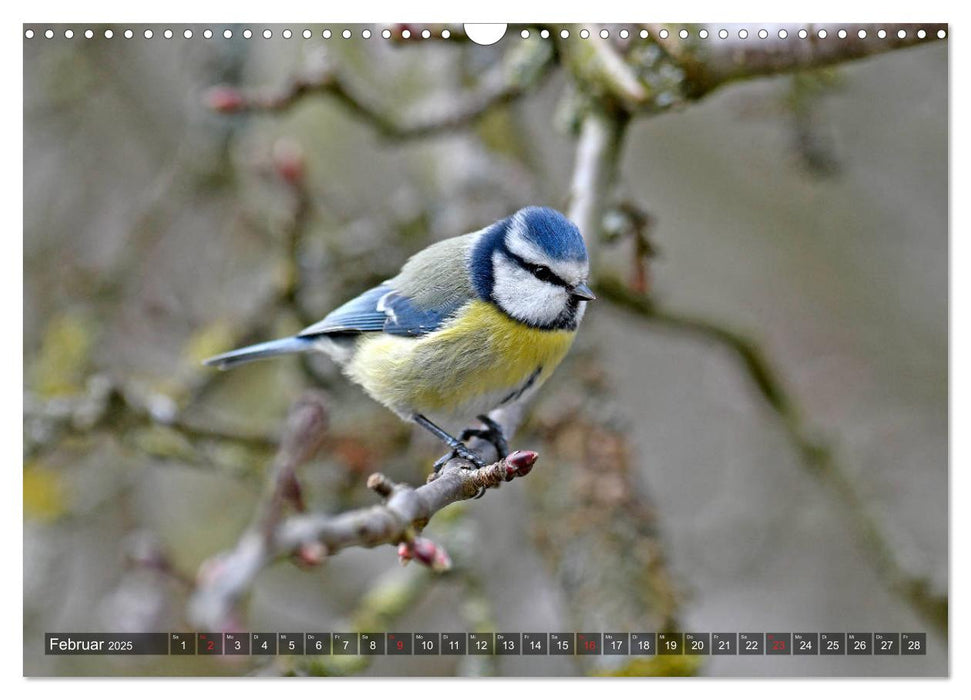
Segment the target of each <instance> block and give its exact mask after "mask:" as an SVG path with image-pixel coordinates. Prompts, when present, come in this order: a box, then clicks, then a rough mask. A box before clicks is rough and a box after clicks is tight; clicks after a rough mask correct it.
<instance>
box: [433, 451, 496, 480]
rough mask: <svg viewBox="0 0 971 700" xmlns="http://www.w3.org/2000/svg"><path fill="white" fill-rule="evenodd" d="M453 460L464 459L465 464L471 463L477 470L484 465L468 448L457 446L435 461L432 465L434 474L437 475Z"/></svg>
mask: <svg viewBox="0 0 971 700" xmlns="http://www.w3.org/2000/svg"><path fill="white" fill-rule="evenodd" d="M453 459H464V460H466V461H467V462H471V463H472V464H474V465H475V466H476V468H478V469H482V467H484V466H485V465H486V464H485V462H484V461H483V460H482V458H481V457H480V456H479V455H478V454H476V453H475V452H474V451H472V450H471V449H470V448H468V447H466V446H465V445H462V444H459V445H456V446H455V447H453V448H452V450H451V451H450V452H446V453H445V454H443V455H442V456H441V457H439V458H438V459H437V460H435V464H434V469H435V473H436V474H438V472H440V471H441V470H442V467H444V466H445V465H446V464H448V463H449V461H451V460H453Z"/></svg>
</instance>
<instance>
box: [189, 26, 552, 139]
mask: <svg viewBox="0 0 971 700" xmlns="http://www.w3.org/2000/svg"><path fill="white" fill-rule="evenodd" d="M552 58H553V52H552V50H551V49H550V46H549V44H547V43H546V42H541V41H535V42H524V43H523V44H522V45H521V46H520V47H518V48H517V49H516V50H514V51H510V52H508V53H507V54H506V56H505V58H504V60H503V62H502V63H501V64H500V65H498V66H496V67H494V68H492V69H491V70H489V71H488V72H486V73H485V74H484V75H483V76H482V77H481V78H480V80H479V82H478V84H477V85H476V86H475V88H474V89H472V90H468V91H465V92H463V93H462V94H459V95H455V96H453V97H451V98H450V99H448V100H443V99H441V97H431V98H427V100H426V101H425V102H423V103H420V104H418V105H416V106H414V107H412V108H410V109H408V110H407V111H406V116H403V117H401V116H397V115H395V114H393V113H392V111H391V110H390V109H388V108H387V107H382V106H380V105H378V104H376V103H375V101H374V100H373V99H372V98H371V97H368V96H366V95H364V93H363V92H362V91H361V89H360V88H359V87H356V86H354V85H352V84H351V82H350V81H349V80H348V79H347V78H346V77H344V76H342V75H341V74H340V72H339V71H338V70H337V69H336V68H335V67H334V66H332V65H330V64H329V63H328V62H326V60H325V61H318V62H317V64H316V65H314V66H312V67H310V68H308V69H305V71H304V72H303V73H302V74H300V75H297V76H296V77H294V78H293V79H292V80H291V81H290V83H289V84H288V85H286V86H284V87H283V88H282V89H280V90H275V91H270V90H240V89H237V88H234V87H228V86H218V87H215V88H212V89H211V90H210V91H209V92H208V93H207V97H206V99H207V102H208V104H209V106H210V107H211V108H212V109H214V110H216V111H218V112H223V113H226V114H236V113H241V112H277V111H282V110H285V109H288V108H289V107H291V106H292V105H293V104H294V103H296V102H297V101H299V100H300V99H302V98H303V97H305V96H308V95H313V94H321V95H330V96H331V97H334V98H335V99H336V100H338V101H339V102H340V103H341V104H342V105H344V106H345V107H346V108H347V109H348V110H350V111H351V112H352V113H353V114H355V115H357V116H358V117H360V118H361V119H362V120H363V121H364V122H366V123H367V124H369V125H370V126H371V127H372V128H373V129H374V130H375V131H377V132H378V133H379V134H381V135H382V136H385V137H387V138H390V139H399V140H401V139H412V138H422V137H426V136H437V135H441V134H444V133H448V132H450V131H455V130H457V129H461V128H464V127H466V126H468V125H469V124H471V123H473V122H475V121H476V120H477V119H479V118H481V117H482V116H484V115H485V114H486V113H487V112H489V111H490V110H492V109H495V108H497V107H500V106H502V105H505V104H507V103H509V102H512V101H513V100H515V99H517V98H519V97H521V96H522V95H524V94H525V93H526V92H527V90H529V89H532V88H534V87H535V86H536V85H537V84H538V83H539V82H540V81H541V80H542V79H543V78H544V77H545V76H546V75H547V74H548V73H549V70H550V68H551V67H552V66H553V61H552Z"/></svg>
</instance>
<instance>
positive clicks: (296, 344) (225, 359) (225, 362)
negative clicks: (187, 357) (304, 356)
mask: <svg viewBox="0 0 971 700" xmlns="http://www.w3.org/2000/svg"><path fill="white" fill-rule="evenodd" d="M313 346H314V342H313V341H312V340H311V339H309V338H300V337H297V336H294V337H292V338H280V339H279V340H271V341H269V342H267V343H258V344H256V345H248V346H247V347H245V348H239V349H238V350H233V351H231V352H226V353H223V354H222V355H216V356H215V357H210V358H209V359H208V360H205V361H204V362H203V364H206V365H209V366H210V367H216V368H218V369H231V368H233V367H235V366H236V365H242V364H246V363H247V362H252V361H253V360H263V359H265V358H268V357H277V356H278V355H294V354H298V353H302V352H308V351H310V350H311V349H313Z"/></svg>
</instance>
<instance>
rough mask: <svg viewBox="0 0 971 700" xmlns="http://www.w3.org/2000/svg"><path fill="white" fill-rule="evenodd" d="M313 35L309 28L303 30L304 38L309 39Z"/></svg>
mask: <svg viewBox="0 0 971 700" xmlns="http://www.w3.org/2000/svg"><path fill="white" fill-rule="evenodd" d="M313 35H314V33H313V32H312V31H310V30H309V29H304V30H303V38H304V39H309V38H310V37H312V36H313Z"/></svg>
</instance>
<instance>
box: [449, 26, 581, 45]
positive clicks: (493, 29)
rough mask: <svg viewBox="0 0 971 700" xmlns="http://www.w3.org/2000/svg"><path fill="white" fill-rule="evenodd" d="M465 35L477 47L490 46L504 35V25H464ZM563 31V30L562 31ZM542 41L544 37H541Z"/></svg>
mask: <svg viewBox="0 0 971 700" xmlns="http://www.w3.org/2000/svg"><path fill="white" fill-rule="evenodd" d="M463 26H464V27H465V35H466V36H467V37H469V39H471V40H472V41H473V42H474V43H476V44H478V45H479V46H491V45H492V44H495V43H496V42H497V41H499V40H500V39H502V37H503V36H505V34H506V26H507V25H505V24H466V25H463ZM564 31H565V30H564ZM543 38H544V39H545V38H546V37H543Z"/></svg>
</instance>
